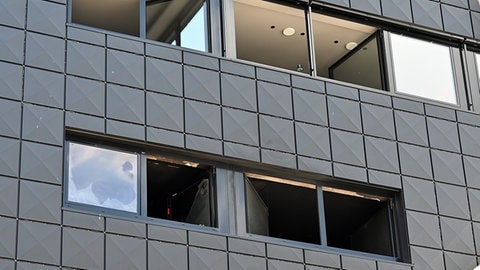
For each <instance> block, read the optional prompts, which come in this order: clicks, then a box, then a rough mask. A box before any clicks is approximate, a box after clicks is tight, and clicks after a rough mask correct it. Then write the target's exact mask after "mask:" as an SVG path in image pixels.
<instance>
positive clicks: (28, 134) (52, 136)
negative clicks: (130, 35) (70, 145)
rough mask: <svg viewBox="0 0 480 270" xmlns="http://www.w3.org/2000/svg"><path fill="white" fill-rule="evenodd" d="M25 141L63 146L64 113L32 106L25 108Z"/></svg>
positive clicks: (27, 105)
mask: <svg viewBox="0 0 480 270" xmlns="http://www.w3.org/2000/svg"><path fill="white" fill-rule="evenodd" d="M23 139H28V140H33V141H39V142H44V143H51V144H57V145H62V144H63V112H62V111H61V110H56V109H50V108H46V107H40V106H35V105H30V104H25V105H24V106H23Z"/></svg>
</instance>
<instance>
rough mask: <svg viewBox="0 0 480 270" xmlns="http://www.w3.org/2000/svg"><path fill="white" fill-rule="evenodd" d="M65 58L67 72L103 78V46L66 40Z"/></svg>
mask: <svg viewBox="0 0 480 270" xmlns="http://www.w3.org/2000/svg"><path fill="white" fill-rule="evenodd" d="M67 60H68V61H67V73H69V74H73V75H77V76H83V77H88V78H92V79H97V80H102V81H103V80H105V48H103V47H98V46H93V45H89V44H85V43H80V42H75V41H68V42H67Z"/></svg>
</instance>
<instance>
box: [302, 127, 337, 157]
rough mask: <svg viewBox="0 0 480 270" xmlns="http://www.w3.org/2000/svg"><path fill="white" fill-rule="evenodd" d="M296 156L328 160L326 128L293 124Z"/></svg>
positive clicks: (328, 141) (328, 149)
mask: <svg viewBox="0 0 480 270" xmlns="http://www.w3.org/2000/svg"><path fill="white" fill-rule="evenodd" d="M295 138H296V145H297V154H298V155H302V156H309V157H313V158H320V159H326V160H330V159H331V155H330V147H329V146H330V139H329V138H330V137H329V130H328V128H326V127H321V126H314V125H309V124H304V123H296V124H295Z"/></svg>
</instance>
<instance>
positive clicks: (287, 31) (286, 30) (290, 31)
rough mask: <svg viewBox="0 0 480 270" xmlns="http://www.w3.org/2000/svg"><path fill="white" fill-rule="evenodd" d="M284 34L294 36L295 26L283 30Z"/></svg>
mask: <svg viewBox="0 0 480 270" xmlns="http://www.w3.org/2000/svg"><path fill="white" fill-rule="evenodd" d="M282 33H283V35H284V36H286V37H290V36H293V35H294V34H295V28H292V27H287V28H285V29H283V31H282Z"/></svg>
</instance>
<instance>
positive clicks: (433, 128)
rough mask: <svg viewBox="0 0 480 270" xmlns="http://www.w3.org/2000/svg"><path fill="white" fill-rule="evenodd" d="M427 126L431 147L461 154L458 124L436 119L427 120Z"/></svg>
mask: <svg viewBox="0 0 480 270" xmlns="http://www.w3.org/2000/svg"><path fill="white" fill-rule="evenodd" d="M427 126H428V137H429V138H430V146H431V147H434V148H438V149H442V150H447V151H452V152H460V144H459V139H458V129H457V124H456V123H454V122H450V121H445V120H440V119H435V118H427Z"/></svg>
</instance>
